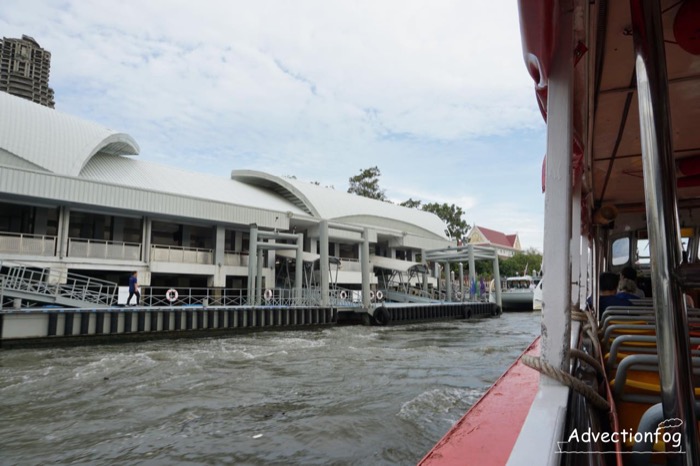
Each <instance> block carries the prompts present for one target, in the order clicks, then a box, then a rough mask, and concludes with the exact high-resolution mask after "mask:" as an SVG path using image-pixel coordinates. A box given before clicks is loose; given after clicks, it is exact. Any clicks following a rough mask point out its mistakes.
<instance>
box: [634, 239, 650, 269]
mask: <svg viewBox="0 0 700 466" xmlns="http://www.w3.org/2000/svg"><path fill="white" fill-rule="evenodd" d="M635 257H636V260H635V263H636V264H639V265H649V263H650V262H651V255H650V254H649V240H648V239H638V240H637V255H636V256H635Z"/></svg>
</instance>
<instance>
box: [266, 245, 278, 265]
mask: <svg viewBox="0 0 700 466" xmlns="http://www.w3.org/2000/svg"><path fill="white" fill-rule="evenodd" d="M268 241H269V242H270V243H276V242H277V240H275V239H269V240H268ZM276 260H277V255H276V254H275V250H274V249H268V250H267V268H269V269H272V270H275V261H276Z"/></svg>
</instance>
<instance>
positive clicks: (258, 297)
mask: <svg viewBox="0 0 700 466" xmlns="http://www.w3.org/2000/svg"><path fill="white" fill-rule="evenodd" d="M256 262H257V266H258V268H257V271H256V275H257V278H256V279H255V304H260V303H262V293H263V291H262V289H263V250H262V249H258V259H257V261H256Z"/></svg>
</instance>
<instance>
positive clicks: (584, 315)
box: [571, 307, 602, 355]
mask: <svg viewBox="0 0 700 466" xmlns="http://www.w3.org/2000/svg"><path fill="white" fill-rule="evenodd" d="M571 320H576V321H579V322H587V323H586V324H584V326H583V331H584V332H586V335H588V338H589V339H590V340H591V344H592V345H593V348H594V349H595V354H596V355H601V354H602V350H601V347H600V336H601V335H600V332H599V330H598V322H596V320H595V316H594V315H593V314H592V313H590V312H584V311H579V310H578V309H576V308H573V307H572V308H571Z"/></svg>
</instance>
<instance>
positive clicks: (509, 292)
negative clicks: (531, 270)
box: [501, 275, 536, 311]
mask: <svg viewBox="0 0 700 466" xmlns="http://www.w3.org/2000/svg"><path fill="white" fill-rule="evenodd" d="M535 286H536V284H535V281H534V280H533V278H532V277H531V276H530V275H522V276H517V277H509V278H507V279H506V286H505V288H504V289H503V291H502V292H501V300H502V301H503V309H504V310H506V311H508V310H510V311H532V302H533V296H534V290H535Z"/></svg>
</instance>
